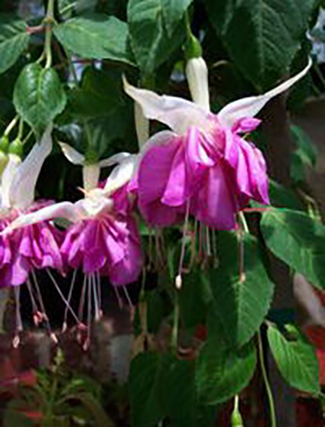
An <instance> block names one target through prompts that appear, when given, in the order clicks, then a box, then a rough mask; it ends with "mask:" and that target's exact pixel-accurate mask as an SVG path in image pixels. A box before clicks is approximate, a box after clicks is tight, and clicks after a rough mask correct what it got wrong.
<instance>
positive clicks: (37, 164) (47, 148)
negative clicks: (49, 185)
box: [10, 124, 53, 209]
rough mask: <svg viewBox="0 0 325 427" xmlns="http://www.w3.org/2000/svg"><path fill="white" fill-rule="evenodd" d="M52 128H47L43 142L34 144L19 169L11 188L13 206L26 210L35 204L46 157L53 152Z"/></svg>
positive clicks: (50, 126)
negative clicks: (36, 189) (38, 182)
mask: <svg viewBox="0 0 325 427" xmlns="http://www.w3.org/2000/svg"><path fill="white" fill-rule="evenodd" d="M52 127H53V126H52V124H51V125H49V126H48V127H47V129H46V131H45V132H44V134H43V136H42V138H41V141H40V142H39V143H38V142H37V143H36V144H34V146H33V148H32V149H31V151H30V152H29V153H28V155H27V157H26V158H25V160H24V161H23V162H22V163H21V164H20V165H19V167H18V168H17V171H16V173H15V175H14V177H13V181H12V185H11V187H10V203H11V206H13V207H16V208H20V209H25V208H27V207H28V206H30V205H31V204H32V203H33V201H34V197H35V194H34V193H35V187H36V182H37V179H38V176H39V174H40V171H41V168H42V166H43V163H44V161H45V159H46V157H47V156H48V155H49V154H50V153H51V151H52V137H51V133H52Z"/></svg>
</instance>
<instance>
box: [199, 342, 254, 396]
mask: <svg viewBox="0 0 325 427" xmlns="http://www.w3.org/2000/svg"><path fill="white" fill-rule="evenodd" d="M255 366H256V351H255V347H254V345H253V343H249V344H246V345H245V346H244V347H242V348H241V349H239V350H234V349H229V348H226V347H225V346H224V344H223V343H222V340H221V339H220V337H219V339H218V337H215V338H214V339H210V340H208V342H207V343H206V344H205V345H204V347H203V348H202V350H201V352H200V355H199V357H198V360H197V363H196V371H195V383H196V390H197V393H198V398H199V399H200V401H201V402H204V403H206V404H216V403H222V402H225V401H227V400H229V399H230V398H231V397H233V396H235V395H236V394H238V393H239V392H240V391H241V390H242V389H244V388H245V387H246V386H247V385H248V383H249V381H250V379H251V378H252V376H253V374H254V371H255Z"/></svg>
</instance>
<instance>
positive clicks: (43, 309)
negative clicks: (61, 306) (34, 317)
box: [31, 270, 58, 344]
mask: <svg viewBox="0 0 325 427" xmlns="http://www.w3.org/2000/svg"><path fill="white" fill-rule="evenodd" d="M31 274H32V278H33V281H34V285H35V288H36V293H37V299H38V302H39V304H40V307H41V310H42V313H41V314H42V317H43V320H44V321H45V324H46V328H47V331H48V334H49V336H50V338H51V340H52V341H53V342H54V343H55V344H57V342H58V339H57V337H56V335H55V334H54V333H53V331H52V328H51V325H50V321H49V318H48V316H47V314H46V311H45V306H44V302H43V298H42V294H41V291H40V287H39V284H38V281H37V277H36V274H35V271H34V270H32V271H31Z"/></svg>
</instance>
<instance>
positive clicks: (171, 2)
mask: <svg viewBox="0 0 325 427" xmlns="http://www.w3.org/2000/svg"><path fill="white" fill-rule="evenodd" d="M192 2H193V0H161V5H162V12H163V17H164V21H165V23H166V29H167V32H168V35H169V36H171V35H172V34H173V31H174V30H175V28H176V27H177V25H178V24H179V21H180V20H181V19H182V18H183V16H184V13H185V11H186V10H187V8H188V7H189V6H190V4H191V3H192Z"/></svg>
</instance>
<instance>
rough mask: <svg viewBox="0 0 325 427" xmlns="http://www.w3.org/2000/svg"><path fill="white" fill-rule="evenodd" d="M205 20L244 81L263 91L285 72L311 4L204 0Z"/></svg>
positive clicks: (301, 1) (310, 1)
mask: <svg viewBox="0 0 325 427" xmlns="http://www.w3.org/2000/svg"><path fill="white" fill-rule="evenodd" d="M205 3H206V7H207V11H208V16H209V18H210V20H211V24H212V25H213V27H214V29H215V31H216V32H217V34H218V35H219V36H220V37H221V39H222V41H223V42H224V44H225V46H226V48H227V50H228V53H229V55H230V57H231V58H232V60H233V61H234V62H235V63H236V64H237V65H238V67H239V68H240V69H241V71H242V72H243V74H244V75H245V77H246V78H248V79H249V80H250V81H251V82H252V83H253V84H255V86H256V87H257V88H258V89H259V90H262V89H266V88H268V87H270V86H271V85H274V84H275V82H276V81H277V80H278V79H279V78H281V77H283V76H284V75H285V73H286V72H288V71H289V67H290V64H291V62H292V60H293V58H294V56H295V54H296V53H297V51H298V49H299V47H300V44H301V41H302V40H304V39H305V33H306V30H307V29H308V20H309V17H310V14H311V12H312V10H313V7H314V0H292V1H283V0H258V1H256V0H245V1H243V2H239V1H233V0H205Z"/></svg>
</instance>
